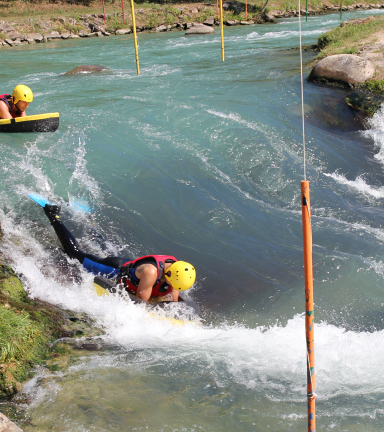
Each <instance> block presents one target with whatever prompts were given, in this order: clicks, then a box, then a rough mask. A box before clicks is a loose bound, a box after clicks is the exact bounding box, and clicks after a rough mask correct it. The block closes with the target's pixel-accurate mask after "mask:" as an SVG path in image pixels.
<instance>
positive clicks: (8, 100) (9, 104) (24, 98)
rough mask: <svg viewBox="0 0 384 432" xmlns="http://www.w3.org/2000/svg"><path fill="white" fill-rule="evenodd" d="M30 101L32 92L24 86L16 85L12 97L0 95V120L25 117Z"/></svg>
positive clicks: (5, 94)
mask: <svg viewBox="0 0 384 432" xmlns="http://www.w3.org/2000/svg"><path fill="white" fill-rule="evenodd" d="M32 101H33V93H32V90H31V89H30V88H29V87H27V86H26V85H23V84H19V85H17V86H16V87H15V88H14V89H13V92H12V95H10V94H7V93H4V94H2V95H0V119H11V118H15V117H25V116H26V114H25V110H26V109H27V108H28V106H29V104H30V103H31V102H32Z"/></svg>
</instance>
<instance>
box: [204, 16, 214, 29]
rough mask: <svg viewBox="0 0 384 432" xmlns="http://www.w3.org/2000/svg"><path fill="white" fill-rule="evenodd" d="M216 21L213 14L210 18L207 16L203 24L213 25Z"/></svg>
mask: <svg viewBox="0 0 384 432" xmlns="http://www.w3.org/2000/svg"><path fill="white" fill-rule="evenodd" d="M214 23H215V20H214V18H213V17H212V16H210V17H209V18H207V19H206V20H205V21H204V23H203V24H204V25H207V26H210V27H212V26H213V24H214Z"/></svg>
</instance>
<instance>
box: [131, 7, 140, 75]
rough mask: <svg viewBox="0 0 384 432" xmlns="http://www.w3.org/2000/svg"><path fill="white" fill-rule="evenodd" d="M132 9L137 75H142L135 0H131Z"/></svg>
mask: <svg viewBox="0 0 384 432" xmlns="http://www.w3.org/2000/svg"><path fill="white" fill-rule="evenodd" d="M131 9H132V30H133V39H134V41H135V56H136V70H137V75H140V67H139V52H138V49H137V36H136V21H135V6H134V4H133V0H131Z"/></svg>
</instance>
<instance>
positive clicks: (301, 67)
mask: <svg viewBox="0 0 384 432" xmlns="http://www.w3.org/2000/svg"><path fill="white" fill-rule="evenodd" d="M299 35H300V78H301V118H302V123H303V152H304V180H307V172H306V166H305V129H304V84H303V82H304V80H303V50H302V45H301V4H300V0H299Z"/></svg>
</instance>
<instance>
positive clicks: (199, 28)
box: [185, 24, 215, 35]
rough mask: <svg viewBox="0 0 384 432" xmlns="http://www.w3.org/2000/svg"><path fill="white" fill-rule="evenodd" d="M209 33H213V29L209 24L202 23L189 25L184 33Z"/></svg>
mask: <svg viewBox="0 0 384 432" xmlns="http://www.w3.org/2000/svg"><path fill="white" fill-rule="evenodd" d="M210 33H215V30H214V29H213V28H212V27H209V26H207V25H204V24H200V25H194V26H193V27H191V28H190V29H188V30H187V31H186V32H185V34H186V35H191V34H210Z"/></svg>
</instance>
